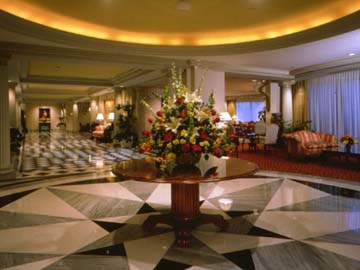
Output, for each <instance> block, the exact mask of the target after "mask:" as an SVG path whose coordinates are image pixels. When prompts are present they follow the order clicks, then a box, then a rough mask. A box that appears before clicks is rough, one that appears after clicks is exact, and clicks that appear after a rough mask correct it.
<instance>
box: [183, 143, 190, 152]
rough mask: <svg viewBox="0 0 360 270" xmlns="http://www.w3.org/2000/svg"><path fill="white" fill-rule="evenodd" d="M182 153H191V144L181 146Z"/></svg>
mask: <svg viewBox="0 0 360 270" xmlns="http://www.w3.org/2000/svg"><path fill="white" fill-rule="evenodd" d="M181 151H183V152H184V153H187V152H189V151H190V144H188V143H185V144H183V145H182V146H181Z"/></svg>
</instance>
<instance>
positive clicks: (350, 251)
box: [0, 136, 360, 270]
mask: <svg viewBox="0 0 360 270" xmlns="http://www.w3.org/2000/svg"><path fill="white" fill-rule="evenodd" d="M54 138H55V136H54ZM52 141H53V142H55V143H57V139H52ZM68 142H69V141H68ZM68 142H66V140H65V141H64V143H68ZM70 142H71V143H74V139H72V140H70ZM89 143H91V142H89ZM69 148H70V146H69ZM79 149H80V151H85V150H82V149H81V147H79ZM45 152H46V151H45ZM50 152H51V151H50ZM41 153H44V152H42V151H39V153H35V157H37V156H36V155H38V154H40V155H41ZM99 153H101V152H99ZM104 153H106V154H109V155H111V153H112V152H111V149H106V150H105V151H104ZM24 156H25V157H26V154H25V155H24ZM98 156H99V157H100V158H99V160H102V159H101V155H100V154H98ZM28 157H31V155H30V156H28ZM130 157H131V156H130ZM49 158H51V157H49ZM103 160H105V159H103ZM112 162H114V161H112ZM109 165H110V164H109ZM34 169H35V170H37V171H40V170H41V169H42V168H34ZM170 196H171V194H170V185H169V184H155V183H146V184H144V183H141V182H136V181H133V180H129V181H119V179H118V178H116V177H115V176H114V175H113V174H112V173H111V171H110V170H109V168H108V166H104V167H102V169H101V170H98V171H84V172H83V173H78V174H75V175H74V174H72V175H70V174H69V175H66V174H65V173H64V174H62V175H61V174H59V175H55V176H54V175H43V176H41V177H38V178H36V179H35V180H31V181H30V180H27V179H26V178H25V179H20V178H19V179H18V180H17V181H14V183H12V184H8V185H2V186H1V187H0V221H1V222H0V239H1V240H0V269H9V270H10V269H12V270H15V269H16V270H35V269H46V270H50V269H54V270H55V269H56V270H58V269H61V270H63V269H64V270H67V269H76V270H78V269H80V270H81V269H86V270H92V269H94V270H95V269H99V270H103V269H106V270H112V269H134V270H135V269H157V270H161V269H164V270H165V269H166V270H170V269H191V270H204V269H245V270H247V269H256V270H259V269H260V270H263V269H264V270H265V269H274V270H275V269H276V270H289V269H294V270H295V269H296V270H298V269H299V270H302V269H304V270H307V269H316V270H319V269H320V270H321V269H324V270H325V269H326V270H331V269H334V270H335V269H336V270H339V269H347V270H351V269H354V270H355V269H360V185H359V184H357V183H353V182H348V181H339V180H333V179H324V178H319V177H309V176H304V175H295V174H285V173H276V172H265V171H259V172H258V173H257V174H256V175H254V177H252V178H241V179H235V180H231V181H224V182H219V183H206V184H201V186H200V200H201V201H200V203H201V211H202V212H203V213H215V214H221V215H222V216H223V217H224V218H225V219H227V220H228V222H229V223H230V226H229V227H228V228H227V229H226V230H224V231H220V230H219V229H218V228H217V227H215V226H214V225H211V224H208V225H203V226H200V227H198V228H197V229H196V230H195V231H194V232H193V240H192V244H191V246H190V247H189V248H179V247H177V246H176V245H175V243H174V240H175V239H174V232H173V229H172V228H171V227H168V226H166V225H158V226H157V227H156V228H155V229H154V230H153V231H152V232H146V231H144V230H143V229H142V227H141V225H142V223H143V221H144V220H145V219H146V218H147V217H148V216H149V215H154V214H159V213H166V212H169V211H170Z"/></svg>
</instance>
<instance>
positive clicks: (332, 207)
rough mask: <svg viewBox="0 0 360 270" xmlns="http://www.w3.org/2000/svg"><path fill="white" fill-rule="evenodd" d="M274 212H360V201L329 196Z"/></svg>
mask: <svg viewBox="0 0 360 270" xmlns="http://www.w3.org/2000/svg"><path fill="white" fill-rule="evenodd" d="M273 210H281V211H310V212H311V211H315V212H318V211H321V212H360V200H358V199H352V198H346V197H342V196H332V195H329V196H326V197H322V198H319V199H314V200H310V201H305V202H300V203H296V204H292V205H287V206H284V207H280V208H277V209H273Z"/></svg>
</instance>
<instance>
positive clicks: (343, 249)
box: [302, 241, 360, 261]
mask: <svg viewBox="0 0 360 270" xmlns="http://www.w3.org/2000/svg"><path fill="white" fill-rule="evenodd" d="M302 242H304V243H306V244H309V245H313V246H316V247H319V248H322V249H326V250H329V251H331V252H334V253H337V254H340V255H343V256H345V257H348V258H351V259H355V260H358V261H360V246H359V245H349V244H336V243H328V242H318V241H302Z"/></svg>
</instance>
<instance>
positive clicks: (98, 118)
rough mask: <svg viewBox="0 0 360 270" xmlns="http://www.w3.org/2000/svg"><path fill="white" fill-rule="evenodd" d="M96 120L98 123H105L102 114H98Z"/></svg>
mask: <svg viewBox="0 0 360 270" xmlns="http://www.w3.org/2000/svg"><path fill="white" fill-rule="evenodd" d="M96 120H98V121H103V120H104V115H103V114H102V113H98V114H97V115H96Z"/></svg>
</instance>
